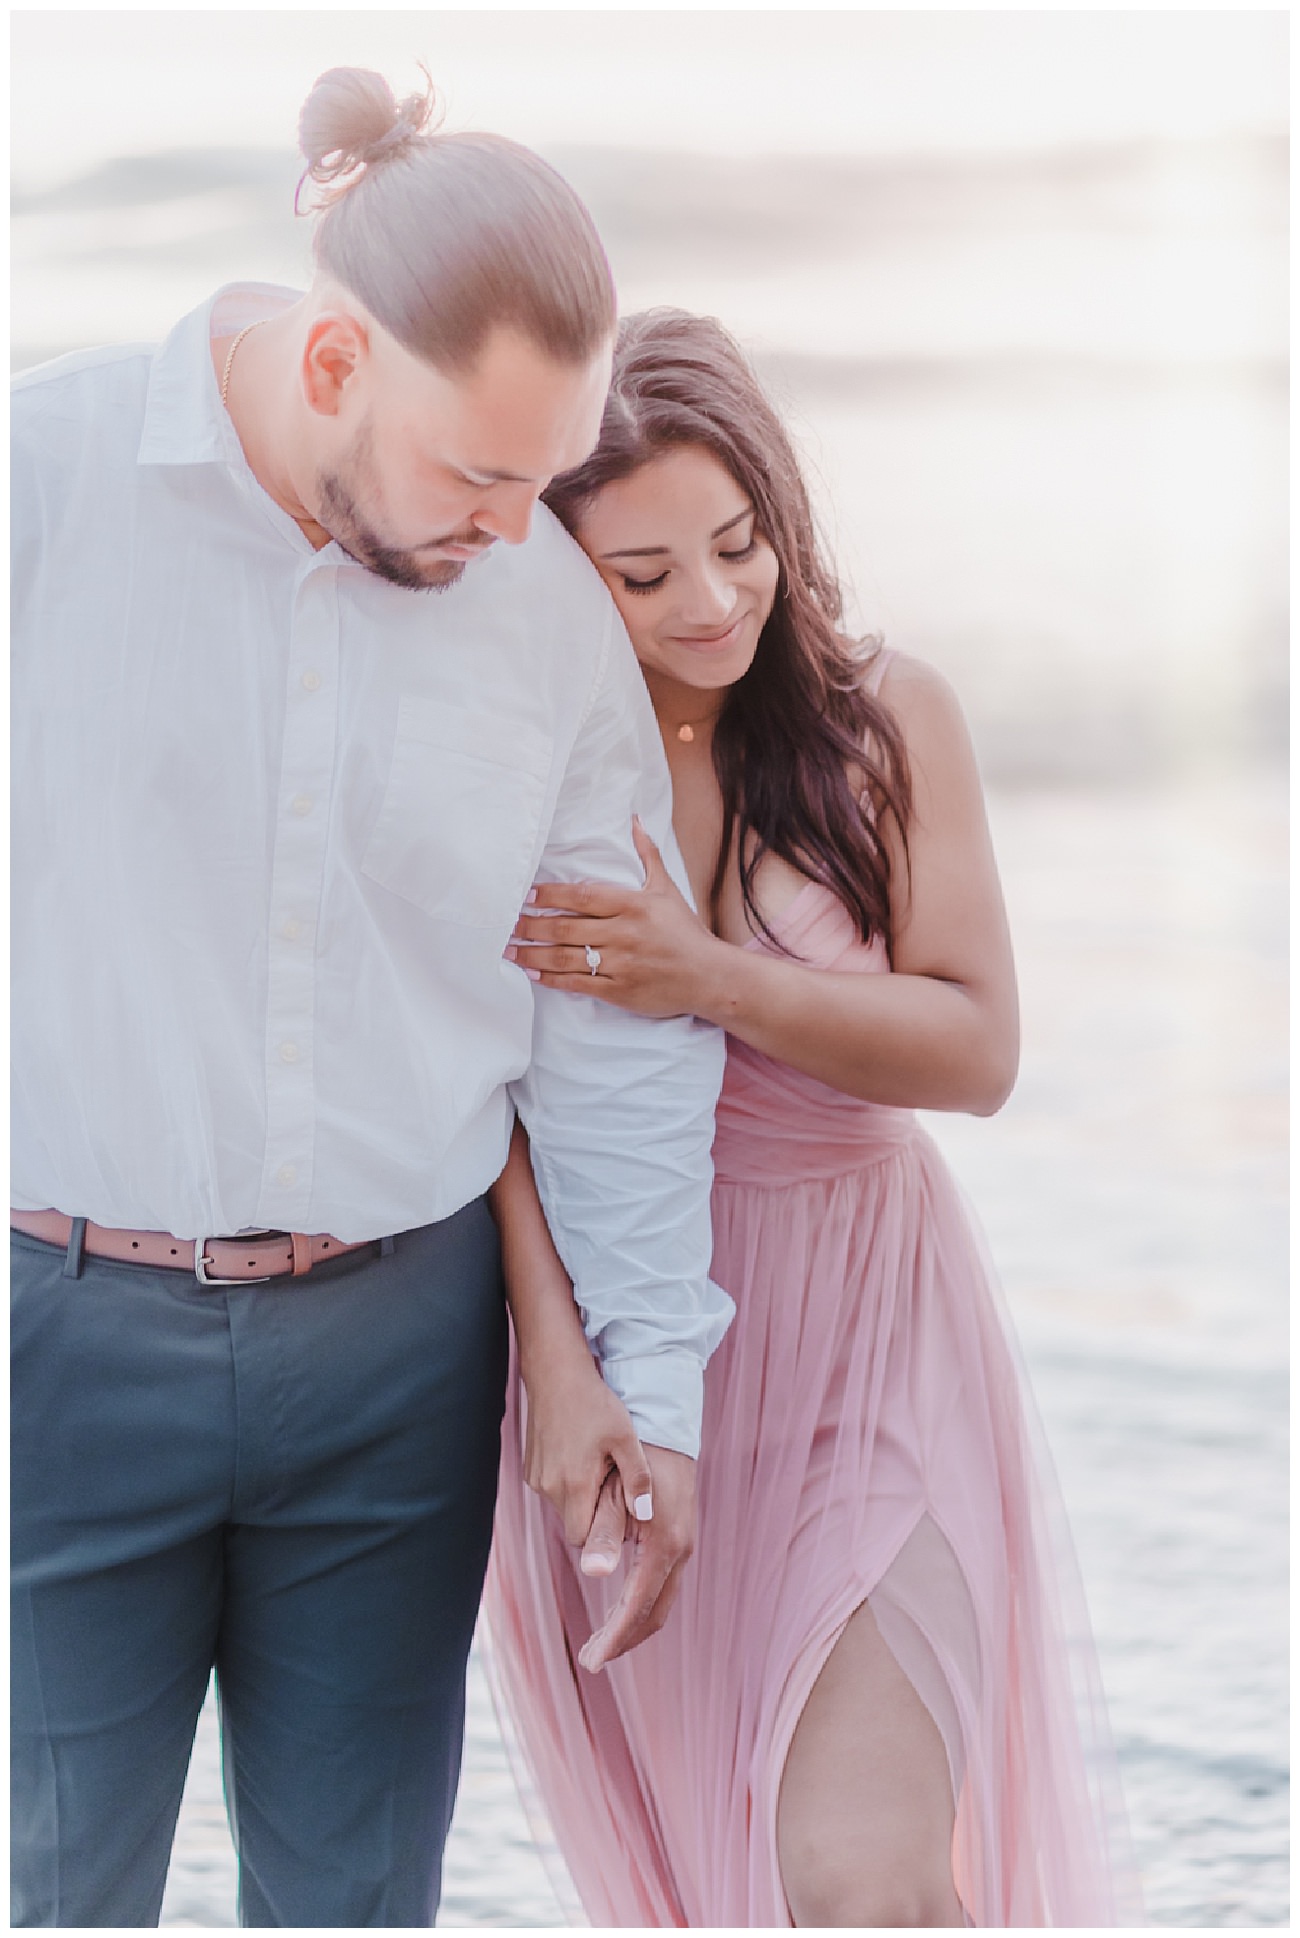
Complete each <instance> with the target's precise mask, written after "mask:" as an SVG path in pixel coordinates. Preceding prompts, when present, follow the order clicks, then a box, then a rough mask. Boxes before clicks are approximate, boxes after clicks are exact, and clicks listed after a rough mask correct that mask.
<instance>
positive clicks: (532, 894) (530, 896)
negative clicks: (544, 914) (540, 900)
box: [524, 888, 537, 904]
mask: <svg viewBox="0 0 1300 1938" xmlns="http://www.w3.org/2000/svg"><path fill="white" fill-rule="evenodd" d="M536 900H537V890H536V889H535V888H530V889H529V891H528V893H527V894H526V895H525V896H524V902H525V904H527V903H529V902H535V901H536Z"/></svg>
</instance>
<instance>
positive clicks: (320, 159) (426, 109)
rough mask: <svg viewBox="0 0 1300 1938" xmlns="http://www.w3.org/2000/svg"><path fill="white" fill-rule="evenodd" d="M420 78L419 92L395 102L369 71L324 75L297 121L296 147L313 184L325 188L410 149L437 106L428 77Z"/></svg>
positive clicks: (378, 76) (344, 70)
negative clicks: (300, 153) (421, 80)
mask: <svg viewBox="0 0 1300 1938" xmlns="http://www.w3.org/2000/svg"><path fill="white" fill-rule="evenodd" d="M421 71H422V72H424V70H423V69H422V70H421ZM424 79H425V86H424V88H423V90H422V92H420V93H419V94H410V95H408V96H407V98H406V99H405V100H404V101H398V100H397V99H395V97H394V95H393V90H392V89H391V88H390V87H389V85H388V83H387V81H386V80H385V79H384V77H383V75H382V74H376V73H374V72H372V70H371V69H370V68H368V67H331V68H330V69H329V70H328V71H327V72H326V73H324V74H322V75H321V76H320V78H319V80H318V81H317V82H316V85H315V87H313V89H312V91H311V93H310V94H309V95H308V96H307V99H306V101H305V102H304V103H303V109H302V113H301V114H300V115H299V117H298V146H299V148H300V149H301V150H302V153H303V156H304V157H305V159H306V162H307V174H308V175H309V176H310V178H311V180H312V181H314V182H316V183H317V184H318V185H320V186H321V187H324V186H326V185H327V184H329V183H331V182H335V181H338V180H339V178H340V177H341V176H346V175H352V174H355V172H356V171H357V170H358V169H359V168H366V167H369V166H370V165H372V164H373V163H375V162H377V161H381V160H383V158H384V157H385V156H388V155H392V154H397V153H400V152H401V151H402V149H404V148H407V147H409V146H410V144H411V143H412V142H413V141H414V140H415V139H416V138H417V137H418V136H419V135H421V134H422V133H423V132H424V130H425V128H426V127H427V126H428V124H429V121H430V120H431V118H432V116H433V111H434V107H435V105H436V100H437V97H436V95H435V93H434V88H433V83H432V81H431V80H430V79H429V76H428V74H427V72H424Z"/></svg>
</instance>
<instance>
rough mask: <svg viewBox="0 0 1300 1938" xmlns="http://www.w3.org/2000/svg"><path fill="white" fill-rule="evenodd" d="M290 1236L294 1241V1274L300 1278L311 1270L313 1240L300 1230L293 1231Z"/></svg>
mask: <svg viewBox="0 0 1300 1938" xmlns="http://www.w3.org/2000/svg"><path fill="white" fill-rule="evenodd" d="M289 1237H290V1239H291V1240H292V1242H293V1275H294V1277H295V1278H296V1279H300V1278H303V1277H304V1276H305V1275H306V1274H307V1273H308V1272H310V1270H311V1240H310V1238H308V1237H306V1235H305V1234H304V1233H303V1232H300V1231H291V1232H290V1233H289Z"/></svg>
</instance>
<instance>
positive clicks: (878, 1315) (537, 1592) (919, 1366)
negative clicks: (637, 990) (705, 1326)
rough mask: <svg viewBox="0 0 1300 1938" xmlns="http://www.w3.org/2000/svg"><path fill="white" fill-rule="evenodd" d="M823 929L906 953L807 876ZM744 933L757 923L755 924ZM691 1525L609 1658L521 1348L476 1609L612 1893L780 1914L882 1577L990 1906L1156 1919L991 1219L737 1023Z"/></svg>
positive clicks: (589, 1892)
mask: <svg viewBox="0 0 1300 1938" xmlns="http://www.w3.org/2000/svg"><path fill="white" fill-rule="evenodd" d="M778 928H779V934H780V938H781V941H782V942H783V943H784V945H785V946H786V948H787V949H790V950H793V951H794V952H795V953H796V954H797V955H798V956H799V957H801V958H802V959H803V960H804V961H805V962H808V963H811V964H814V965H820V966H822V967H824V968H826V969H828V970H830V969H833V970H838V971H842V972H853V973H858V974H862V975H872V974H878V973H880V972H881V971H883V970H885V969H886V968H887V966H888V965H887V961H886V957H885V952H884V950H883V948H882V947H881V946H879V945H878V944H874V945H872V946H870V947H865V946H863V944H862V943H861V941H860V939H859V938H858V937H857V934H856V931H855V929H854V927H853V924H852V921H851V920H850V918H849V915H848V913H847V911H846V910H845V908H844V907H843V905H842V904H841V903H840V902H839V901H838V900H837V899H836V898H835V897H834V896H833V895H832V894H831V893H830V892H829V891H828V890H827V889H825V888H822V887H820V886H818V885H816V884H810V885H809V886H808V887H806V888H805V889H804V890H803V891H802V893H801V894H799V896H798V897H797V898H796V900H795V901H794V903H793V904H792V905H791V906H790V907H789V908H788V910H787V911H786V912H785V914H784V916H783V917H782V918H781V920H780V922H779V925H778ZM748 946H750V947H751V948H764V947H769V946H770V945H769V944H767V943H766V942H764V941H761V940H755V941H754V942H752V943H751V944H749V945H748ZM714 1162H715V1167H716V1184H715V1188H714V1194H713V1218H714V1234H715V1253H714V1263H713V1272H714V1276H715V1278H716V1279H717V1280H718V1282H719V1283H720V1284H721V1285H723V1286H724V1287H725V1288H726V1289H727V1291H728V1292H730V1294H731V1296H732V1297H733V1298H734V1300H735V1302H736V1307H737V1312H736V1318H735V1321H734V1323H733V1325H732V1327H731V1330H730V1331H729V1333H728V1334H727V1337H726V1338H725V1339H724V1341H723V1343H722V1345H721V1347H720V1348H719V1350H718V1352H717V1353H716V1354H715V1356H714V1358H713V1360H712V1361H711V1363H710V1365H709V1367H708V1371H707V1375H706V1382H705V1413H704V1436H703V1445H702V1450H701V1454H700V1464H699V1498H700V1525H699V1540H698V1544H697V1547H696V1551H695V1554H694V1556H693V1557H692V1559H691V1561H690V1562H689V1564H688V1565H687V1567H686V1570H685V1572H684V1579H683V1584H682V1589H681V1594H680V1597H679V1599H678V1601H677V1604H676V1607H675V1608H674V1610H673V1613H672V1615H671V1616H670V1618H669V1621H668V1623H667V1626H666V1627H665V1628H664V1629H663V1630H662V1631H661V1633H660V1634H658V1635H657V1636H655V1637H653V1638H652V1639H651V1640H650V1641H649V1642H647V1643H645V1644H643V1645H642V1646H641V1647H640V1648H638V1649H636V1650H635V1651H633V1653H632V1654H630V1655H628V1656H625V1657H623V1658H621V1659H620V1660H618V1661H616V1662H614V1663H612V1664H611V1665H610V1667H609V1668H608V1669H606V1670H605V1671H604V1672H603V1673H602V1674H601V1675H598V1676H590V1675H588V1674H587V1673H586V1671H585V1670H582V1669H580V1668H578V1667H577V1666H576V1663H575V1657H576V1655H577V1652H578V1649H579V1648H580V1647H581V1646H582V1644H583V1642H584V1641H585V1640H586V1638H587V1636H588V1635H589V1634H590V1632H591V1630H592V1628H593V1627H595V1626H598V1625H599V1623H600V1621H601V1620H602V1619H603V1617H604V1615H605V1613H606V1611H607V1609H608V1608H609V1607H610V1606H611V1605H612V1602H613V1600H614V1598H615V1597H616V1595H617V1592H618V1587H619V1584H620V1582H621V1579H622V1576H621V1573H620V1574H619V1575H616V1576H614V1577H613V1578H612V1581H610V1580H607V1581H599V1582H598V1581H588V1580H587V1579H586V1578H585V1577H583V1576H582V1575H580V1574H579V1572H578V1569H577V1566H576V1553H575V1551H574V1550H572V1549H570V1548H569V1547H568V1546H567V1545H566V1543H565V1541H564V1538H563V1533H562V1530H561V1527H560V1524H559V1519H558V1516H557V1515H556V1514H555V1513H554V1511H553V1510H552V1509H551V1508H550V1507H549V1506H548V1505H546V1504H545V1503H544V1502H542V1501H541V1500H540V1499H539V1498H538V1497H537V1496H536V1495H534V1494H532V1493H530V1492H529V1490H528V1489H527V1488H526V1487H525V1485H524V1483H523V1481H522V1479H521V1448H522V1420H521V1412H522V1408H523V1407H524V1405H525V1404H526V1402H525V1400H524V1398H523V1395H522V1392H521V1390H520V1387H519V1384H518V1381H517V1379H515V1378H514V1377H513V1376H512V1381H511V1395H510V1401H509V1406H508V1412H507V1419H506V1431H505V1444H504V1450H503V1458H502V1468H501V1493H500V1502H499V1506H498V1510H497V1524H496V1540H495V1546H494V1550H493V1556H492V1562H491V1567H490V1570H489V1576H488V1587H487V1598H486V1604H485V1607H486V1612H487V1617H488V1625H489V1638H490V1663H491V1674H492V1676H493V1680H494V1685H495V1688H496V1692H497V1696H498V1701H499V1703H500V1704H501V1705H502V1706H503V1708H504V1710H505V1714H506V1721H507V1724H508V1725H509V1727H510V1730H511V1732H512V1733H513V1736H514V1738H515V1741H516V1743H517V1745H518V1747H519V1749H520V1750H521V1752H522V1755H523V1757H524V1760H525V1762H526V1765H527V1766H528V1771H529V1774H530V1775H531V1777H532V1780H533V1783H534V1785H535V1787H536V1790H537V1793H538V1795H539V1796H540V1798H541V1800H542V1802H543V1804H544V1807H545V1809H546V1811H547V1813H548V1815H549V1817H550V1820H551V1824H552V1826H553V1828H554V1833H555V1837H556V1840H557V1842H558V1845H559V1848H560V1850H561V1852H562V1853H563V1855H564V1858H565V1860H566V1863H567V1865H568V1868H569V1870H570V1872H571V1874H572V1878H573V1881H574V1884H575V1885H576V1887H577V1890H578V1893H579V1896H580V1898H581V1900H582V1904H583V1908H584V1910H585V1911H586V1914H587V1916H588V1918H589V1919H590V1920H591V1922H592V1923H593V1924H596V1925H605V1926H640V1927H657V1926H699V1925H710V1926H730V1927H749V1928H754V1927H766V1928H773V1927H781V1926H788V1925H789V1924H790V1915H789V1910H788V1907H787V1904H786V1898H785V1893H784V1891H783V1889H782V1884H781V1875H780V1869H779V1866H778V1862H777V1843H776V1810H777V1796H778V1790H779V1786H780V1782H781V1774H782V1769H783V1766H784V1763H785V1758H786V1754H787V1751H788V1749H789V1747H790V1740H791V1737H792V1735H793V1733H794V1729H795V1725H796V1723H797V1722H798V1720H799V1715H800V1712H801V1710H802V1708H803V1705H804V1703H805V1701H806V1700H807V1697H808V1694H809V1692H810V1690H811V1689H812V1686H813V1684H814V1682H815V1681H816V1679H817V1676H818V1674H819V1672H820V1670H821V1669H822V1667H823V1665H824V1663H825V1661H826V1658H827V1656H828V1655H829V1653H830V1651H831V1649H832V1647H833V1646H834V1644H835V1641H836V1639H837V1637H838V1636H839V1634H840V1633H841V1631H842V1629H843V1627H844V1625H845V1623H846V1622H847V1621H848V1619H849V1617H850V1616H851V1615H852V1614H853V1613H854V1611H855V1610H856V1609H857V1608H858V1607H860V1606H861V1604H862V1603H863V1602H866V1603H868V1604H869V1605H870V1607H871V1609H872V1611H873V1613H874V1615H875V1618H876V1621H877V1623H878V1625H879V1628H880V1631H881V1633H882V1635H883V1636H884V1639H885V1641H886V1642H887V1643H888V1644H889V1646H890V1647H891V1648H892V1650H893V1651H894V1653H895V1655H896V1657H897V1660H898V1661H899V1663H900V1664H901V1665H902V1667H903V1669H904V1670H905V1671H906V1673H907V1674H908V1676H909V1677H910V1678H911V1679H912V1682H913V1684H914V1686H915V1688H916V1690H917V1691H918V1693H919V1694H920V1696H921V1698H922V1700H923V1701H924V1702H925V1704H926V1706H927V1708H928V1709H929V1711H930V1713H931V1715H932V1716H933V1718H934V1720H935V1723H936V1724H937V1726H938V1728H939V1730H940V1732H941V1734H942V1736H943V1740H944V1743H945V1745H946V1748H947V1753H948V1763H949V1767H950V1770H951V1774H952V1784H953V1795H954V1799H955V1808H956V1823H955V1831H954V1837H953V1875H954V1881H955V1884H956V1887H957V1891H958V1895H959V1897H960V1899H961V1902H962V1905H963V1907H964V1910H965V1912H966V1915H967V1917H968V1919H969V1920H970V1922H972V1923H973V1924H975V1925H979V1926H984V1925H989V1926H1002V1927H1006V1926H1042V1925H1076V1926H1078V1925H1084V1926H1087V1925H1114V1924H1117V1923H1125V1924H1127V1923H1132V1922H1137V1919H1138V1911H1137V1902H1136V1894H1135V1890H1134V1888H1133V1886H1132V1884H1131V1874H1130V1869H1129V1865H1128V1861H1127V1857H1126V1855H1125V1852H1126V1846H1125V1843H1124V1833H1123V1820H1122V1810H1121V1809H1120V1807H1119V1805H1118V1796H1117V1789H1116V1786H1115V1780H1114V1770H1113V1759H1112V1757H1111V1755H1110V1752H1109V1747H1108V1739H1107V1732H1106V1724H1105V1718H1104V1712H1103V1710H1102V1706H1101V1701H1100V1696H1099V1692H1098V1683H1097V1678H1096V1668H1095V1662H1094V1659H1093V1654H1092V1649H1091V1644H1090V1641H1089V1636H1088V1629H1087V1620H1086V1614H1085V1611H1084V1606H1083V1600H1082V1595H1081V1592H1080V1590H1079V1587H1078V1583H1077V1579H1076V1577H1075V1574H1074V1569H1073V1562H1072V1558H1071V1555H1070V1551H1069V1541H1068V1534H1067V1533H1066V1531H1065V1529H1064V1523H1063V1519H1062V1516H1061V1512H1060V1507H1059V1502H1058V1501H1057V1500H1056V1498H1055V1492H1054V1485H1053V1482H1052V1478H1051V1472H1050V1467H1049V1466H1048V1464H1047V1461H1046V1457H1045V1453H1044V1451H1043V1449H1042V1446H1041V1440H1040V1434H1039V1430H1038V1428H1037V1426H1036V1423H1035V1421H1034V1417H1033V1414H1032V1407H1031V1403H1030V1402H1029V1400H1028V1395H1027V1392H1026V1389H1025V1385H1024V1381H1023V1378H1022V1375H1021V1373H1020V1371H1019V1369H1018V1363H1017V1358H1016V1354H1015V1349H1014V1347H1013V1345H1012V1344H1011V1341H1010V1338H1009V1333H1008V1329H1007V1325H1006V1322H1005V1319H1004V1317H1003V1314H1002V1310H1001V1307H1000V1304H999V1299H998V1295H997V1294H996V1292H995V1290H994V1287H993V1285H992V1281H991V1278H990V1275H989V1272H988V1269H987V1266H986V1263H985V1259H984V1256H983V1252H982V1248H981V1244H980V1241H979V1239H978V1238H977V1236H976V1234H975V1231H974V1229H973V1227H972V1225H971V1223H970V1221H969V1219H968V1217H967V1214H966V1212H965V1210H964V1207H963V1204H962V1202H961V1200H960V1198H959V1195H958V1192H957V1189H956V1187H955V1185H954V1183H953V1181H952V1179H951V1177H950V1175H949V1173H948V1171H947V1169H946V1167H945V1165H944V1163H943V1161H942V1159H941V1158H940V1156H939V1154H938V1151H937V1150H936V1147H935V1145H934V1144H933V1142H932V1141H931V1139H930V1138H929V1136H928V1135H927V1134H926V1132H925V1131H924V1130H923V1129H922V1128H921V1126H920V1125H919V1124H918V1122H917V1120H916V1118H915V1117H914V1116H913V1114H912V1113H911V1112H910V1111H906V1110H895V1109H887V1108H884V1107H881V1106H877V1105H874V1104H867V1103H861V1102H858V1101H857V1100H855V1099H854V1098H851V1097H847V1096H844V1095H842V1094H840V1093H839V1092H837V1091H834V1090H831V1089H828V1088H827V1087H826V1086H825V1085H823V1084H821V1083H819V1082H817V1081H815V1080H814V1079H813V1078H811V1077H808V1076H803V1075H801V1074H799V1073H798V1072H797V1071H795V1070H792V1069H790V1068H788V1067H787V1066H785V1065H783V1064H780V1063H776V1062H773V1061H771V1060H770V1059H769V1058H767V1057H765V1056H761V1055H759V1054H758V1053H757V1052H756V1051H754V1050H751V1049H749V1048H747V1047H746V1046H745V1045H744V1044H742V1043H739V1042H735V1041H733V1042H731V1043H730V1044H729V1046H728V1059H727V1071H726V1080H725V1083H724V1086H723V1091H722V1097H721V1101H720V1104H719V1109H718V1119H717V1141H716V1143H715V1146H714Z"/></svg>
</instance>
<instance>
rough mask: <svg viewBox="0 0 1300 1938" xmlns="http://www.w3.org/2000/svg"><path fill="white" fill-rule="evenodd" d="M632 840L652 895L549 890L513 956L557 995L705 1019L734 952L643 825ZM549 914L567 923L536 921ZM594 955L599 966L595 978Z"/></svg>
mask: <svg viewBox="0 0 1300 1938" xmlns="http://www.w3.org/2000/svg"><path fill="white" fill-rule="evenodd" d="M632 839H633V841H634V842H635V844H636V851H637V853H638V854H639V855H640V857H641V861H642V865H643V866H644V868H645V873H646V879H645V887H644V888H639V889H636V888H619V887H616V886H614V885H612V884H611V883H608V882H544V883H539V884H538V886H537V887H536V888H535V889H534V890H533V893H532V896H531V897H530V908H529V909H528V910H526V911H525V913H524V914H523V915H521V916H520V918H519V921H518V922H517V923H516V925H515V932H514V935H513V937H512V938H511V943H510V947H509V948H508V949H507V950H506V955H507V957H508V958H509V960H510V961H511V962H517V963H518V964H519V966H520V967H521V968H522V969H524V970H526V971H527V973H528V974H529V975H530V976H531V977H532V978H533V979H534V981H537V982H540V983H541V984H542V985H543V986H544V987H545V988H547V989H567V990H569V991H570V992H571V993H572V994H574V995H576V996H599V997H600V999H601V1001H602V1002H606V1003H614V1004H615V1005H616V1006H617V1007H618V1008H619V1009H630V1010H634V1011H635V1012H636V1013H637V1015H639V1016H691V1015H697V1014H698V1013H699V1011H700V1007H701V1001H702V997H701V990H702V987H703V984H704V982H705V981H706V979H707V978H708V976H709V974H710V972H711V971H712V969H713V968H714V967H715V965H716V962H717V959H718V952H719V951H720V950H722V949H724V948H725V947H726V944H725V943H722V942H719V941H718V939H717V937H716V936H714V935H711V934H710V933H709V931H708V929H706V928H705V926H704V924H703V922H701V920H700V918H699V916H698V915H696V913H695V911H694V910H693V909H692V908H691V906H690V903H689V902H688V901H687V900H686V898H685V896H684V895H683V894H682V893H681V891H680V890H679V889H678V887H677V884H676V883H675V882H674V881H673V879H672V877H671V876H670V875H669V873H668V870H667V869H666V868H665V867H664V864H663V858H662V856H661V855H660V853H659V850H658V849H657V848H656V847H655V844H654V842H653V841H652V840H651V839H650V837H649V835H648V834H647V833H646V831H645V829H644V828H643V827H642V826H641V823H640V822H639V821H637V820H633V823H632ZM539 908H546V909H558V910H560V911H561V913H559V914H557V915H538V914H535V913H533V910H534V909H539ZM588 949H591V950H593V951H594V952H595V953H596V955H597V956H598V957H599V961H598V963H597V964H596V966H595V967H594V969H593V966H592V959H591V958H590V957H589V956H588V955H587V953H586V951H587V950H588Z"/></svg>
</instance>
